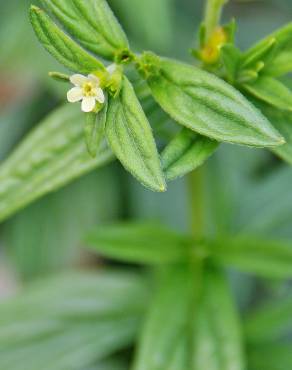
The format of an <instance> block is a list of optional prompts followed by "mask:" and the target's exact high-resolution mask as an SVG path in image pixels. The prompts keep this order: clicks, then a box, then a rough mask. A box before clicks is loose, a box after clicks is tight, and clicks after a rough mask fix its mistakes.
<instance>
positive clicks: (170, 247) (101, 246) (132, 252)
mask: <svg viewBox="0 0 292 370" xmlns="http://www.w3.org/2000/svg"><path fill="white" fill-rule="evenodd" d="M149 236H151V237H149ZM86 242H87V244H88V245H89V246H91V247H92V248H93V249H94V250H96V251H97V252H98V253H100V254H101V255H102V256H105V257H109V258H114V259H117V260H121V261H126V262H135V263H143V264H145V263H146V264H157V263H173V262H178V261H181V260H186V259H187V258H188V256H189V253H190V243H191V240H190V239H189V238H187V237H186V236H183V235H180V234H178V233H176V232H174V231H172V230H169V229H167V228H166V227H164V226H162V225H157V224H156V225H155V224H142V223H141V224H139V223H137V224H134V223H133V224H131V223H125V224H117V225H113V226H102V227H101V228H98V229H96V230H94V231H92V232H91V233H89V234H88V236H87V237H86Z"/></svg>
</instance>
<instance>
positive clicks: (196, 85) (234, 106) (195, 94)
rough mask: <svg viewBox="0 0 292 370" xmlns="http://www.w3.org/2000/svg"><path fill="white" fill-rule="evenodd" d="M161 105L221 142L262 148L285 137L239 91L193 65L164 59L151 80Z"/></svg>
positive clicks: (154, 94) (176, 117)
mask: <svg viewBox="0 0 292 370" xmlns="http://www.w3.org/2000/svg"><path fill="white" fill-rule="evenodd" d="M148 83H149V86H150V88H151V90H152V94H153V96H154V98H155V99H156V100H157V102H158V103H159V104H160V105H161V107H162V108H163V109H164V110H165V111H166V112H167V113H168V114H170V116H172V118H174V119H175V120H176V121H177V122H179V123H180V124H182V125H184V126H186V127H188V128H190V129H191V130H194V131H196V132H198V133H200V134H202V135H204V136H209V137H210V138H213V139H215V140H218V141H227V142H231V143H237V144H245V145H253V146H259V147H261V146H262V147H265V146H275V145H280V144H283V143H284V139H283V138H282V137H281V136H280V134H279V133H278V132H277V131H276V130H275V129H274V128H273V126H272V125H271V124H270V123H269V122H268V120H267V119H266V118H265V117H264V116H263V115H262V114H261V112H260V111H258V110H257V109H256V108H255V107H253V106H252V104H251V103H250V102H248V100H247V99H245V98H244V97H243V96H242V95H241V94H240V93H239V92H238V91H237V90H235V89H234V88H233V87H231V86H230V85H228V84H227V83H225V82H224V81H222V80H220V79H218V78H217V77H215V76H213V75H211V74H209V73H207V72H204V71H202V70H200V69H197V68H195V67H193V66H190V65H186V64H182V63H179V62H176V61H172V60H166V59H164V60H162V61H161V63H160V74H159V75H155V76H153V77H152V78H150V79H149V81H148Z"/></svg>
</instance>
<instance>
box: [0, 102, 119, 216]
mask: <svg viewBox="0 0 292 370" xmlns="http://www.w3.org/2000/svg"><path fill="white" fill-rule="evenodd" d="M83 120H84V116H83V114H82V113H81V112H80V111H79V109H78V107H77V106H73V105H66V106H64V107H61V108H59V109H57V110H56V111H55V112H53V113H52V114H50V115H49V116H48V117H47V118H46V119H44V121H43V122H41V123H40V125H39V126H38V127H37V128H36V129H35V130H34V131H33V132H32V133H31V134H29V135H28V137H27V138H25V139H24V141H23V142H22V143H21V144H20V145H19V146H18V147H17V148H16V150H15V151H14V153H12V154H11V156H10V157H8V158H7V159H6V160H5V161H4V162H3V163H2V164H1V165H0V220H1V221H2V220H4V219H6V218H7V217H9V216H11V215H12V214H13V213H15V212H16V211H17V210H19V209H21V208H23V207H25V206H26V205H27V204H29V203H31V202H33V201H34V200H36V199H38V198H40V197H41V196H43V195H45V194H47V193H49V192H51V191H55V190H56V189H58V188H60V187H62V186H64V185H66V184H67V183H69V182H71V181H73V180H74V179H76V178H78V177H80V176H82V175H83V174H85V173H87V172H89V171H91V170H93V169H95V168H97V167H99V166H102V165H104V164H105V163H107V162H108V161H110V160H112V158H113V155H112V153H111V151H110V150H109V149H108V148H107V146H106V144H105V143H103V144H102V145H101V147H100V149H99V152H98V154H97V157H96V159H92V158H91V157H90V156H89V155H88V153H87V151H86V146H85V144H84V139H83V135H82V131H83Z"/></svg>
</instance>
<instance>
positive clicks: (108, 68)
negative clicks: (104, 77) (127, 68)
mask: <svg viewBox="0 0 292 370" xmlns="http://www.w3.org/2000/svg"><path fill="white" fill-rule="evenodd" d="M116 69H117V65H116V64H115V63H113V64H110V65H109V66H108V67H107V68H106V70H107V71H108V73H109V74H110V75H112V74H113V73H114V72H115V71H116Z"/></svg>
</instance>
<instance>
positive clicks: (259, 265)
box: [209, 237, 292, 278]
mask: <svg viewBox="0 0 292 370" xmlns="http://www.w3.org/2000/svg"><path fill="white" fill-rule="evenodd" d="M209 245H210V251H211V254H212V256H213V257H214V259H215V260H216V261H218V262H220V263H223V264H226V265H228V266H233V267H236V268H237V269H239V270H241V271H245V272H248V273H253V274H256V275H260V276H264V277H270V278H289V277H291V276H292V243H288V242H286V243H285V242H280V241H271V240H264V239H258V238H250V237H237V238H233V239H222V240H217V241H214V242H211V243H210V244H209Z"/></svg>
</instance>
